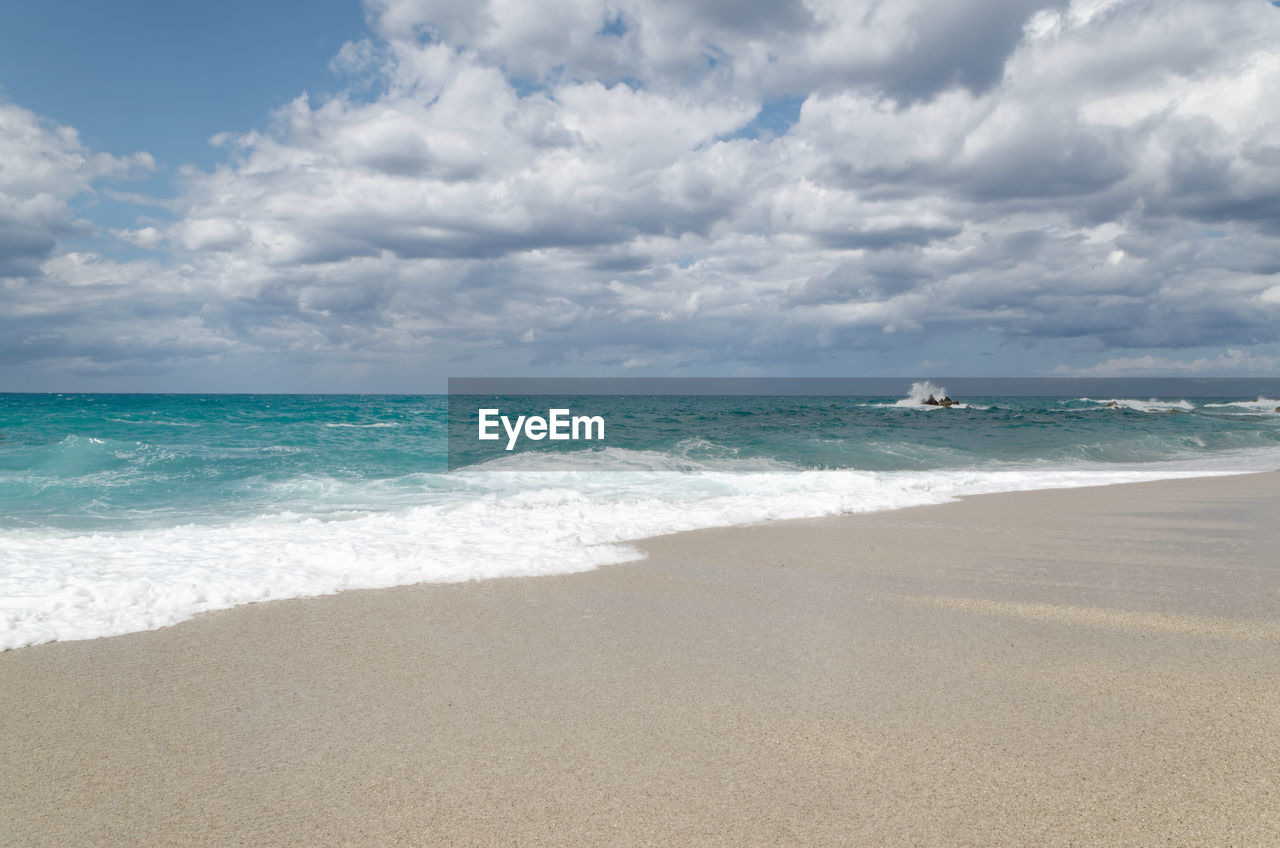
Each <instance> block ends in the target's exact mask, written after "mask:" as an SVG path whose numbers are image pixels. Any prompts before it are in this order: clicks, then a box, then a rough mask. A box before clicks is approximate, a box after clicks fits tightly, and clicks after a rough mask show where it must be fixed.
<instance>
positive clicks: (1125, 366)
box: [1054, 349, 1280, 377]
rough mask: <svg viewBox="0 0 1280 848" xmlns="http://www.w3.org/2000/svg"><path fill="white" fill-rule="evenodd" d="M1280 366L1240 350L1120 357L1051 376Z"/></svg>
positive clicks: (1279, 360)
mask: <svg viewBox="0 0 1280 848" xmlns="http://www.w3.org/2000/svg"><path fill="white" fill-rule="evenodd" d="M1277 366H1280V357H1274V356H1262V355H1258V354H1252V353H1247V352H1245V351H1243V350H1239V349H1231V350H1227V351H1225V352H1223V353H1220V354H1218V355H1217V356H1213V357H1206V356H1202V357H1197V358H1195V359H1190V360H1187V359H1171V358H1169V357H1165V356H1152V355H1149V354H1148V355H1146V356H1120V357H1113V358H1111V359H1107V360H1105V361H1103V362H1099V363H1097V364H1095V365H1091V366H1088V367H1086V368H1077V367H1073V366H1069V365H1060V366H1058V367H1057V368H1055V369H1054V374H1056V375H1059V376H1064V377H1125V376H1130V375H1134V374H1141V375H1163V376H1175V375H1176V376H1195V375H1206V374H1207V375H1225V376H1231V375H1239V374H1269V373H1274V372H1275V369H1276V367H1277Z"/></svg>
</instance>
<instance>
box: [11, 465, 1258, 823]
mask: <svg viewBox="0 0 1280 848" xmlns="http://www.w3.org/2000/svg"><path fill="white" fill-rule="evenodd" d="M642 547H643V548H644V549H645V550H646V551H647V552H648V554H649V558H648V559H647V560H645V561H643V562H637V563H631V564H627V565H622V566H615V567H609V568H605V569H600V570H598V571H593V572H588V573H584V574H576V575H567V576H563V577H543V578H531V579H504V580H495V581H488V582H482V583H470V584H456V585H425V586H414V587H405V588H398V589H390V590H379V591H361V592H350V593H346V594H342V595H337V596H331V597H324V598H313V599H305V600H297V601H282V602H273V603H267V604H258V605H252V606H247V607H241V608H239V609H235V610H229V611H225V612H217V613H209V614H205V615H202V616H200V617H198V618H196V619H194V620H192V621H190V622H187V623H185V624H181V625H178V626H176V627H171V628H167V629H164V630H158V631H152V632H148V633H138V634H131V635H127V636H119V637H114V638H109V639H97V640H91V641H83V642H67V643H57V644H50V645H42V646H38V647H34V648H24V649H20V650H16V651H10V652H8V653H5V654H0V845H5V846H27V845H31V846H36V845H59V846H96V845H104V846H105V845H110V846H122V845H148V846H167V845H175V846H176V845H252V846H266V845H271V846H277V845H279V846H285V845H289V846H292V845H298V846H321V845H324V846H330V845H352V846H379V845H548V846H559V845H681V846H684V845H732V846H740V845H974V846H991V845H1030V844H1035V845H1165V844H1176V845H1214V846H1222V845H1269V844H1280V473H1268V474H1257V475H1250V476H1243V477H1224V478H1206V479H1197V480H1183V481H1169V482H1161V483H1142V484H1132V485H1127V486H1111V487H1104V488H1093V489H1077V490H1067V491H1053V492H1032V493H1020V494H1008V495H989V496H982V497H976V498H971V499H968V500H965V501H963V502H960V503H954V504H946V505H942V506H931V507H917V508H912V509H905V510H898V511H894V512H885V513H876V514H870V515H862V516H845V517H841V518H835V519H823V520H819V521H805V522H786V523H775V524H768V525H761V526H756V527H746V528H733V529H725V530H708V531H699V532H694V533H684V534H678V535H674V536H666V537H661V538H658V539H652V540H648V541H647V542H645V543H643V544H642Z"/></svg>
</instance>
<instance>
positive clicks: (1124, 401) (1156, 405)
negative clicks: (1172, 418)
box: [1080, 398, 1196, 412]
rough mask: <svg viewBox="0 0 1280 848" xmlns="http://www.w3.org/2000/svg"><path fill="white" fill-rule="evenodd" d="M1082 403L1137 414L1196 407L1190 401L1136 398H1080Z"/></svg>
mask: <svg viewBox="0 0 1280 848" xmlns="http://www.w3.org/2000/svg"><path fill="white" fill-rule="evenodd" d="M1080 402H1081V403H1093V404H1098V405H1099V408H1101V409H1132V410H1134V411H1135V412H1191V411H1193V410H1194V409H1195V408H1196V405H1195V404H1194V403H1192V402H1191V401H1189V400H1174V401H1169V400H1159V399H1157V398H1151V399H1150V400H1135V399H1134V398H1108V399H1106V400H1097V399H1094V398H1080Z"/></svg>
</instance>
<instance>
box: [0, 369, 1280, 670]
mask: <svg viewBox="0 0 1280 848" xmlns="http://www.w3.org/2000/svg"><path fill="white" fill-rule="evenodd" d="M907 388H908V387H907V386H904V387H903V393H902V394H900V395H897V396H883V395H882V396H841V397H830V396H824V397H804V396H767V397H725V396H719V397H643V396H641V397H590V398H569V399H563V400H564V402H565V403H568V404H570V405H572V406H573V407H574V408H575V411H576V410H577V409H580V408H590V410H591V412H592V413H593V414H602V415H603V416H604V417H605V418H606V420H607V421H608V426H609V433H610V438H609V439H606V442H605V446H603V447H602V446H601V445H600V444H591V443H575V444H573V445H571V446H567V448H568V449H572V450H575V451H576V452H575V453H574V456H573V459H574V462H573V463H571V464H569V465H567V466H565V465H554V464H553V465H551V466H547V465H546V464H545V463H542V460H544V459H545V457H544V456H541V455H539V454H537V453H530V452H527V451H523V450H516V451H513V452H511V453H510V454H507V453H505V452H504V451H502V450H498V451H497V452H496V453H495V452H494V451H493V449H492V444H486V445H485V446H484V448H485V449H484V450H480V449H478V448H477V447H476V445H475V444H459V443H457V440H456V439H455V444H454V446H453V447H454V451H455V456H454V458H455V460H456V461H460V462H461V463H463V464H467V467H466V468H464V469H463V470H461V471H454V472H448V471H447V470H446V468H447V460H448V458H449V454H448V450H449V443H448V441H449V440H448V429H447V426H446V424H447V408H446V407H447V404H446V399H445V398H444V397H443V396H420V397H413V396H287V395H272V396H248V395H0V648H3V647H15V646H20V645H25V644H33V643H36V642H41V641H47V640H49V639H66V638H84V637H89V636H98V635H107V634H111V633H120V632H128V631H130V630H138V629H145V628H148V627H155V626H162V625H165V624H170V623H173V622H175V621H180V620H182V619H183V618H187V617H189V616H190V615H192V614H194V613H196V612H199V611H201V610H205V609H216V608H221V607H226V606H232V605H235V604H238V603H244V602H247V601H253V600H261V599H267V598H280V597H295V596H299V595H308V594H320V593H325V592H333V591H340V590H342V589H346V588H356V587H362V586H386V585H397V584H403V583H411V582H419V581H424V580H425V581H437V580H440V581H449V580H467V579H476V578H488V577H500V576H504V575H513V574H545V573H556V572H565V571H573V570H580V569H584V568H591V567H594V566H597V565H600V564H603V563H609V562H621V561H625V560H626V559H628V558H632V557H633V556H634V551H632V550H631V549H630V548H628V547H627V546H626V542H627V540H630V539H635V538H640V537H643V536H647V535H654V534H656V533H662V532H671V531H675V530H682V529H692V528H695V527H704V526H714V525H725V524H738V523H748V522H755V521H763V520H771V519H777V518H798V517H808V516H817V515H825V514H833V513H840V512H857V511H864V510H871V509H886V508H894V507H899V506H907V505H912V504H919V503H937V502H941V501H945V500H949V499H952V498H954V497H957V496H962V495H965V494H974V493H982V492H991V491H1014V490H1022V489H1035V488H1050V487H1057V486H1075V485H1091V484H1099V483H1110V482H1123V481H1127V480H1144V479H1159V478H1164V477H1176V476H1189V475H1197V474H1212V473H1229V472H1240V471H1247V470H1264V469H1274V468H1280V414H1277V413H1276V411H1275V407H1276V406H1277V405H1280V401H1276V400H1268V399H1266V398H1261V399H1260V398H1258V397H1256V396H1254V395H1241V394H1228V393H1223V394H1219V395H1217V396H1213V397H1184V396H1172V395H1168V396H1164V397H1155V398H1153V397H1150V396H1145V397H1127V396H1118V397H1101V396H1099V397H1069V396H1060V395H1049V394H1043V395H1039V396H1017V397H1014V396H999V395H969V396H964V397H962V398H960V399H961V400H963V401H964V402H965V403H966V405H967V407H966V408H953V409H935V408H928V407H922V406H921V405H919V404H918V403H917V402H915V401H913V400H911V399H910V398H905V397H904V395H906V394H907V392H906V389H907ZM1223 388H1224V389H1236V390H1239V389H1240V388H1241V386H1238V385H1234V384H1223ZM526 400H527V399H526ZM545 400H546V399H544V401H545ZM1109 401H1114V403H1111V404H1109V403H1108V402H1109ZM494 402H495V404H496V405H499V406H502V405H504V404H506V405H519V401H518V399H511V398H506V399H503V398H499V399H496V400H495V401H494ZM545 405H550V404H549V403H546V404H545ZM544 444H545V443H544ZM529 446H530V445H528V444H527V443H526V445H523V446H522V448H523V447H529ZM540 463H542V464H540ZM548 469H550V470H548Z"/></svg>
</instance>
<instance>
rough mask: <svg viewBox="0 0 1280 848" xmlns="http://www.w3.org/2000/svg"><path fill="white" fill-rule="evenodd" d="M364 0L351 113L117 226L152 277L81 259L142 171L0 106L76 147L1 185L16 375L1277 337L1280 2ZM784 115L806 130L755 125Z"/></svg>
mask: <svg viewBox="0 0 1280 848" xmlns="http://www.w3.org/2000/svg"><path fill="white" fill-rule="evenodd" d="M367 11H368V18H369V21H370V26H371V36H370V38H368V39H365V40H362V41H358V42H353V43H351V44H348V45H346V46H344V47H343V48H342V49H341V50H340V51H339V52H338V53H337V55H336V56H335V58H334V60H333V63H332V67H333V68H334V70H335V72H337V73H340V74H342V75H344V79H346V80H347V81H348V82H349V88H348V89H347V90H346V91H344V92H343V93H341V94H339V95H337V96H334V97H332V98H329V99H325V100H319V101H317V100H313V99H312V98H311V97H309V96H308V95H306V94H301V93H300V94H299V95H298V96H297V97H296V98H295V99H294V100H293V101H292V102H290V103H289V104H288V105H286V106H285V107H284V108H282V109H280V110H279V111H278V112H276V113H275V114H274V115H273V116H271V118H270V120H269V121H266V122H264V126H263V127H262V128H261V129H259V130H257V131H254V132H249V133H243V134H229V133H224V134H221V135H219V136H216V137H215V138H214V139H213V141H214V143H215V144H216V145H217V146H218V147H219V148H220V149H221V150H222V151H223V152H224V154H225V161H224V162H223V164H221V165H220V166H218V167H216V168H214V169H212V170H208V171H201V170H198V169H193V168H186V169H183V171H182V173H181V176H180V177H179V179H178V182H177V185H176V189H177V191H176V197H175V199H174V200H173V201H171V202H170V203H169V205H168V208H169V209H170V211H171V212H172V213H173V214H174V220H172V221H171V222H169V223H164V224H161V223H156V222H154V221H146V222H140V225H139V226H137V227H134V228H123V229H113V230H112V231H111V233H112V235H113V236H114V237H115V238H116V239H119V240H123V241H125V242H127V243H129V244H132V245H135V246H138V247H143V248H148V249H153V250H157V251H158V252H157V254H156V255H155V257H154V259H152V260H148V261H146V262H131V263H115V262H112V261H111V260H110V259H108V258H106V256H105V253H104V252H102V251H100V252H96V253H95V252H93V251H85V250H81V251H79V253H78V254H76V256H75V257H73V256H72V254H69V253H65V252H61V251H62V249H60V248H58V247H57V245H58V242H59V239H65V238H66V237H67V236H68V235H71V234H72V233H73V232H80V233H87V232H89V230H90V229H91V226H90V225H88V224H87V223H84V222H78V221H77V219H76V218H75V216H74V215H73V214H72V213H71V211H70V208H71V207H70V205H69V201H70V199H71V198H73V197H74V196H75V195H76V194H78V193H83V192H86V191H90V190H92V184H93V181H94V180H95V179H98V178H100V177H102V176H105V175H108V174H111V173H120V172H122V171H124V170H128V169H129V168H138V167H143V166H145V165H146V164H147V163H146V162H145V161H143V160H140V159H139V160H124V159H112V158H111V157H102V156H101V155H100V154H91V153H89V152H88V151H85V150H83V147H82V145H81V144H80V142H79V141H78V140H76V138H75V135H74V132H73V131H70V130H65V129H58V128H52V127H48V126H47V125H44V124H41V122H40V121H39V120H38V119H37V118H36V117H35V116H34V115H32V114H31V113H29V112H24V111H23V110H20V109H17V107H9V110H10V111H9V112H4V113H0V114H3V115H6V116H7V115H9V114H11V113H12V114H16V115H18V119H11V118H8V117H6V118H5V120H6V121H10V123H6V124H5V125H4V126H5V127H6V129H5V132H4V133H3V134H0V139H4V141H3V142H0V143H5V144H15V145H17V146H19V147H20V148H21V149H22V150H24V151H26V152H25V153H23V154H22V156H25V157H27V160H30V161H32V162H45V163H53V164H48V165H47V168H48V171H49V176H48V177H47V178H42V179H44V182H40V183H39V185H38V186H36V187H31V186H27V187H24V188H21V189H19V188H12V187H9V186H8V185H7V184H6V183H5V182H4V179H5V177H3V176H0V203H9V202H12V203H19V202H21V203H24V204H28V206H27V207H24V208H23V210H21V211H13V212H10V213H6V212H5V211H4V210H5V208H6V207H4V206H3V205H0V263H6V264H5V265H0V269H2V268H3V267H8V268H9V269H10V273H11V274H16V275H17V278H19V279H21V280H22V281H23V282H22V283H21V284H19V285H17V286H15V287H13V288H11V289H10V290H9V291H8V292H7V296H8V297H9V298H10V299H11V300H12V301H13V302H14V304H15V306H16V309H17V312H15V313H14V314H18V313H21V314H23V315H24V316H26V317H25V318H24V319H23V322H22V324H21V331H20V330H19V329H18V327H17V325H16V324H14V325H11V326H10V329H9V330H8V331H7V332H9V333H11V335H9V336H8V337H7V338H9V339H10V343H9V346H8V347H7V348H6V350H7V351H9V352H8V353H7V354H6V355H7V356H9V357H19V358H20V357H23V356H25V357H28V358H30V359H32V361H34V359H35V358H36V357H41V358H42V359H41V360H40V361H43V362H58V361H63V360H65V361H67V362H71V361H76V362H81V363H83V362H97V363H104V367H105V363H110V362H112V361H114V360H113V357H115V359H118V360H119V361H121V362H133V363H139V362H164V361H169V362H171V363H173V366H174V367H175V368H181V367H187V366H186V365H184V364H183V363H187V364H189V363H191V362H193V361H208V362H232V361H234V362H237V363H243V362H245V361H250V360H252V359H253V358H255V357H257V358H271V357H280V358H286V359H289V360H290V361H293V362H298V363H306V366H307V368H309V369H312V371H313V373H323V371H324V368H325V367H326V366H325V363H326V362H329V363H331V364H332V365H333V367H334V369H335V372H334V373H337V370H336V369H337V365H338V364H339V363H341V364H342V366H343V369H344V370H343V373H365V374H367V373H380V374H398V375H405V374H412V373H414V372H415V371H416V370H420V369H421V368H422V367H423V365H422V364H423V363H430V367H431V368H433V369H435V371H434V373H436V374H445V373H449V372H451V371H470V372H472V373H479V372H480V371H482V370H483V369H485V368H500V369H504V370H505V371H506V372H507V373H511V372H512V371H513V370H515V369H539V368H541V369H559V370H561V371H565V372H569V371H579V372H580V371H582V370H584V369H590V368H602V369H609V368H622V367H628V368H630V369H632V370H642V369H644V368H653V369H659V370H664V369H665V370H670V369H684V370H686V371H701V372H704V373H726V372H730V373H733V372H737V371H741V370H744V369H745V370H748V371H750V370H753V369H754V370H769V369H773V370H774V371H780V372H787V371H791V372H795V373H806V372H811V371H812V370H813V369H835V370H839V369H841V368H848V367H852V366H851V363H856V364H857V367H863V368H876V369H892V368H894V367H899V368H908V367H911V366H913V365H914V364H916V363H919V362H920V361H922V359H928V360H933V361H943V360H945V361H948V362H951V363H953V365H954V367H956V368H957V369H958V370H965V369H966V367H968V368H974V369H976V368H978V367H979V366H981V367H982V368H990V367H992V366H991V365H990V364H989V361H988V359H983V358H982V357H987V356H990V355H992V354H995V355H997V356H998V357H1000V359H999V361H1000V362H1001V363H1002V364H1001V365H999V366H998V369H999V370H1001V371H1004V372H1008V371H1009V370H1010V369H1015V370H1017V371H1019V372H1022V373H1026V371H1027V370H1036V369H1039V370H1050V369H1052V368H1053V367H1054V366H1055V365H1056V364H1058V363H1061V362H1062V360H1063V359H1064V357H1069V356H1073V357H1081V358H1086V357H1087V358H1089V359H1093V358H1096V357H1097V356H1098V355H1100V354H1101V353H1103V352H1111V353H1118V352H1123V351H1125V350H1133V351H1143V353H1142V354H1141V355H1133V356H1130V355H1116V356H1112V357H1110V360H1109V361H1111V362H1115V363H1120V364H1119V365H1116V366H1115V367H1116V368H1133V369H1138V370H1143V369H1145V370H1146V371H1148V372H1153V373H1154V372H1162V371H1167V370H1170V369H1171V368H1174V367H1175V366H1172V365H1170V366H1168V367H1166V364H1167V363H1184V364H1185V363H1186V362H1195V361H1200V359H1201V358H1202V357H1197V358H1194V359H1191V360H1187V359H1185V358H1180V357H1179V356H1176V355H1174V352H1176V351H1178V350H1182V349H1188V350H1190V349H1194V350H1197V351H1200V350H1222V349H1225V348H1227V347H1230V348H1231V349H1233V350H1242V351H1244V352H1245V355H1246V358H1242V359H1236V360H1230V359H1228V360H1223V362H1222V364H1221V366H1213V367H1222V368H1232V367H1239V368H1242V369H1245V368H1253V367H1254V365H1253V364H1251V363H1253V362H1254V360H1250V359H1248V358H1247V356H1248V355H1249V351H1250V350H1251V349H1252V348H1253V346H1266V345H1270V344H1273V343H1275V342H1277V341H1280V320H1277V319H1280V299H1278V298H1277V297H1276V296H1275V292H1276V291H1277V287H1278V284H1277V277H1276V275H1277V273H1280V262H1278V261H1277V259H1276V257H1277V256H1280V242H1278V241H1277V240H1278V239H1280V231H1278V227H1280V225H1278V224H1277V222H1278V221H1280V208H1277V207H1276V205H1275V204H1276V198H1277V197H1280V122H1278V121H1276V120H1275V119H1274V118H1273V117H1272V114H1271V113H1272V111H1273V110H1272V109H1271V108H1270V104H1272V103H1274V102H1276V101H1277V100H1280V60H1277V58H1276V54H1275V50H1274V44H1275V43H1276V39H1277V37H1280V12H1278V11H1277V10H1276V9H1275V8H1274V7H1272V6H1271V5H1269V4H1266V3H1260V2H1246V1H1245V0H1241V1H1240V2H1230V3H1227V4H1226V5H1225V6H1224V5H1221V4H1219V5H1217V6H1206V5H1204V4H1199V3H1194V2H1190V1H1189V0H1186V2H1169V3H1162V4H1160V5H1159V7H1158V8H1157V7H1156V6H1154V5H1152V4H1151V3H1148V2H1145V0H1116V1H1115V2H1098V0H1091V2H1081V0H1077V1H1076V2H1072V3H1065V2H1051V0H1037V2H1022V0H999V2H995V3H992V2H982V3H979V2H976V0H975V2H962V3H957V4H947V6H946V8H939V7H938V6H937V4H924V3H916V2H902V3H894V4H885V3H878V2H875V3H872V2H866V3H859V2H853V3H849V2H842V3H834V2H832V3H826V2H819V0H811V2H805V3H798V2H796V3H763V2H761V3H747V4H741V3H736V4H729V3H725V2H722V0H699V2H692V3H674V2H669V0H623V2H612V0H611V2H609V3H607V4H606V3H603V2H595V0H578V1H577V2H571V3H555V4H551V3H526V2H520V3H516V2H514V0H488V2H469V3H456V2H445V0H370V2H369V3H368V4H367ZM779 98H786V102H788V103H793V104H799V106H798V109H793V110H789V111H788V114H787V115H786V117H785V120H783V121H781V123H778V122H777V121H775V120H773V117H776V116H771V117H770V120H769V122H768V123H769V126H770V127H771V132H769V133H763V134H759V135H756V134H754V133H752V132H751V129H750V128H751V127H753V126H757V125H760V124H762V123H764V121H763V118H762V115H765V114H766V113H767V111H768V110H769V109H771V108H775V107H774V106H773V105H771V104H776V103H778V102H782V101H780V100H779ZM770 115H771V113H770ZM770 115H767V116H770ZM15 120H16V121H17V122H16V123H13V121H15ZM11 125H12V126H19V125H20V126H22V127H32V128H34V129H27V130H21V131H19V132H14V131H11V130H10V129H8V128H9V127H10V126H11ZM752 135H756V137H751V136H752ZM15 138H20V139H25V140H22V141H17V142H14V141H11V140H10V139H15ZM5 161H6V162H7V161H8V160H7V159H6V160H5ZM23 161H26V160H23ZM28 170H30V169H28ZM3 173H8V172H7V171H6V172H0V174H3ZM41 186H43V187H41ZM15 209H16V207H15ZM6 214H8V217H7V218H6V217H5V215H6ZM6 221H7V222H8V223H7V224H6V223H5V222H6ZM0 272H2V271H0ZM0 326H3V322H0ZM175 327H181V328H182V335H181V336H180V337H179V336H175V335H174V333H173V328H175ZM23 332H25V333H27V335H25V336H24V335H22V334H21V333H23ZM28 337H29V338H31V339H33V341H31V342H30V343H25V342H23V341H22V339H24V338H28ZM113 338H115V339H117V340H119V341H118V343H117V344H116V345H115V347H113V343H112V341H111V340H112V339H113ZM15 339H16V341H14V340H15ZM1259 349H1261V348H1259ZM113 350H114V351H115V352H114V353H113ZM1151 351H1169V352H1170V355H1168V356H1164V355H1163V354H1159V353H1151ZM1260 355H1261V354H1260ZM166 357H168V358H169V359H167V360H166ZM1209 360H1210V361H1213V362H1217V361H1218V360H1216V359H1213V357H1212V356H1209ZM1258 361H1261V360H1258ZM77 367H79V366H77ZM226 367H231V366H230V365H228V366H226ZM1089 367H1090V368H1104V367H1108V366H1106V365H1105V363H1104V364H1103V365H1096V366H1089ZM1179 367H1180V366H1179ZM1206 367H1208V366H1206ZM1099 373H1100V372H1099Z"/></svg>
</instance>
